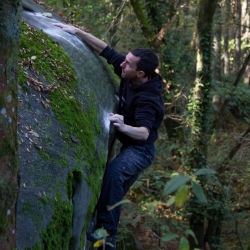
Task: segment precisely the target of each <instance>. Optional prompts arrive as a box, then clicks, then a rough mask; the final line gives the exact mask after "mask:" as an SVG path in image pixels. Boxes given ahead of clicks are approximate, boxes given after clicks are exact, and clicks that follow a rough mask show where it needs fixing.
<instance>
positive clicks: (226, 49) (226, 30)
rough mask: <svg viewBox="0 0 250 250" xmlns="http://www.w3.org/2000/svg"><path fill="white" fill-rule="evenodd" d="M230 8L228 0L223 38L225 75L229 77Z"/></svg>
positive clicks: (228, 0) (224, 10)
mask: <svg viewBox="0 0 250 250" xmlns="http://www.w3.org/2000/svg"><path fill="white" fill-rule="evenodd" d="M230 6H231V1H230V0H226V1H225V5H224V9H223V22H224V29H223V37H224V52H223V54H224V56H223V58H224V74H225V75H227V74H229V73H230V59H229V57H230V56H229V18H230Z"/></svg>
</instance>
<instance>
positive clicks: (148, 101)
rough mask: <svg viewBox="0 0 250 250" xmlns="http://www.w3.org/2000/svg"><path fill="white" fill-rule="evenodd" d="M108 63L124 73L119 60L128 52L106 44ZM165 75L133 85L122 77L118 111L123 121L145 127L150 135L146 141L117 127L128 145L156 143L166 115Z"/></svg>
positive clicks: (120, 138)
mask: <svg viewBox="0 0 250 250" xmlns="http://www.w3.org/2000/svg"><path fill="white" fill-rule="evenodd" d="M100 55H101V56H103V57H104V58H106V59H107V62H108V63H109V64H112V65H113V67H114V71H115V73H116V74H117V75H118V76H119V77H121V73H122V68H121V66H120V64H121V63H122V62H124V61H125V56H124V55H122V54H119V53H118V52H117V51H115V50H114V49H112V48H110V47H109V46H107V47H106V48H105V49H104V50H103V51H102V52H101V53H100ZM162 87H163V86H162V78H161V76H160V75H158V74H156V73H154V74H153V75H151V80H149V81H147V82H146V83H143V84H141V85H133V84H131V82H130V81H129V80H128V79H125V78H121V83H120V89H119V110H118V113H119V114H120V115H123V116H124V123H125V124H127V125H130V126H133V127H146V128H147V129H148V131H149V136H148V139H147V140H146V141H143V140H135V139H132V138H131V137H129V136H128V135H125V134H123V133H121V132H119V131H117V138H118V139H119V141H120V142H122V143H123V144H126V145H142V144H148V143H153V142H155V140H156V139H157V137H158V132H157V130H158V128H159V127H160V125H161V122H162V120H163V116H164V103H163V100H162V97H161V92H162Z"/></svg>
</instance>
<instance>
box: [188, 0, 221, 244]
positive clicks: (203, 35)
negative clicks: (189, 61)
mask: <svg viewBox="0 0 250 250" xmlns="http://www.w3.org/2000/svg"><path fill="white" fill-rule="evenodd" d="M217 2H218V1H217V0H201V1H200V3H199V6H198V17H197V45H198V48H197V64H196V83H195V87H194V89H193V95H192V98H191V100H190V103H189V121H190V128H191V134H192V137H191V146H190V151H189V153H188V156H187V161H186V164H187V167H186V170H187V171H188V172H191V173H192V172H193V171H196V170H198V169H201V168H206V166H207V162H206V159H207V145H208V141H209V139H210V136H211V122H210V121H211V90H212V84H211V82H212V76H211V66H212V50H213V17H214V13H215V9H216V4H217ZM200 182H201V184H202V185H203V186H204V185H205V182H206V180H205V179H203V178H200ZM188 209H189V211H190V212H191V213H192V215H191V217H190V227H191V229H192V230H193V231H194V233H195V235H196V238H197V241H198V244H197V245H196V244H195V242H194V241H193V240H192V239H191V238H190V243H191V249H194V248H195V247H198V248H204V247H205V243H206V242H205V241H209V243H211V241H212V237H211V236H212V235H213V234H214V233H215V232H213V230H212V232H210V234H209V236H208V235H207V239H205V216H204V212H205V211H204V210H203V211H202V207H201V206H200V205H199V202H197V200H196V198H195V197H194V198H193V199H191V200H190V202H189V207H188ZM203 209H205V208H203Z"/></svg>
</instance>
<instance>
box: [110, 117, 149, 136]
mask: <svg viewBox="0 0 250 250" xmlns="http://www.w3.org/2000/svg"><path fill="white" fill-rule="evenodd" d="M109 120H110V121H111V122H113V124H114V126H115V127H116V128H117V129H118V130H119V131H120V132H122V133H124V134H126V135H128V136H129V137H131V138H133V139H135V140H142V141H146V140H147V139H148V136H149V132H148V129H147V128H145V127H132V126H130V125H126V124H124V121H123V116H122V115H118V114H112V113H111V114H110V117H109Z"/></svg>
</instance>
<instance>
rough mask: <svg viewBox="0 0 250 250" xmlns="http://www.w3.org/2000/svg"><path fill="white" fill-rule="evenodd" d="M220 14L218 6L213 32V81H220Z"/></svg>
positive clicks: (218, 6)
mask: <svg viewBox="0 0 250 250" xmlns="http://www.w3.org/2000/svg"><path fill="white" fill-rule="evenodd" d="M221 19H222V13H221V6H220V5H219V4H218V5H217V8H216V23H217V24H216V25H215V32H214V61H213V62H214V63H213V79H214V80H218V81H220V80H221V73H222V70H221V65H222V63H221V36H222V27H221V26H222V25H221V23H222V20H221Z"/></svg>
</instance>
